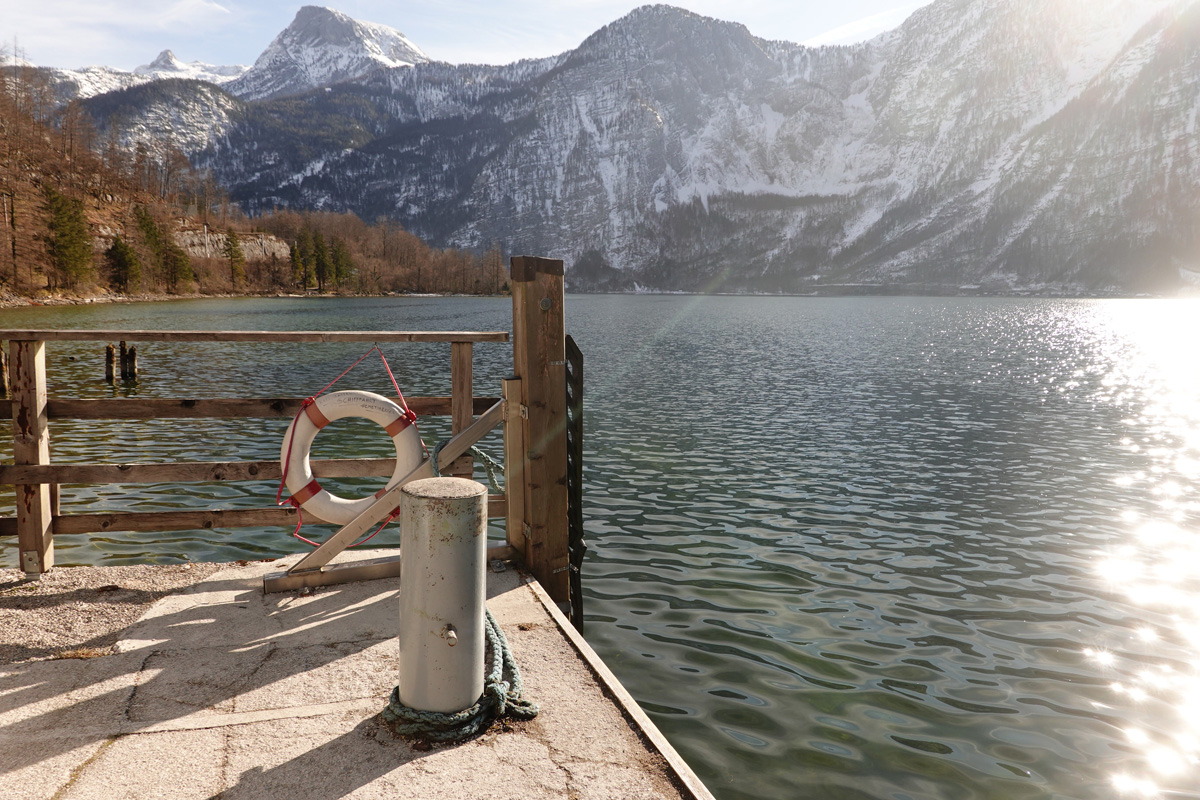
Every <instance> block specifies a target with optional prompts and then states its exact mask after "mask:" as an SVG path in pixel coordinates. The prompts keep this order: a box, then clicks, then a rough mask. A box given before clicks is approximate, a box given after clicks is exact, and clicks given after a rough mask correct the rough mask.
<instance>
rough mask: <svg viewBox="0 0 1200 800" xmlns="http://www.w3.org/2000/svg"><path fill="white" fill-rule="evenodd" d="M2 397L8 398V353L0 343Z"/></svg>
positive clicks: (2, 343)
mask: <svg viewBox="0 0 1200 800" xmlns="http://www.w3.org/2000/svg"><path fill="white" fill-rule="evenodd" d="M0 397H8V351H7V350H5V349H4V342H0Z"/></svg>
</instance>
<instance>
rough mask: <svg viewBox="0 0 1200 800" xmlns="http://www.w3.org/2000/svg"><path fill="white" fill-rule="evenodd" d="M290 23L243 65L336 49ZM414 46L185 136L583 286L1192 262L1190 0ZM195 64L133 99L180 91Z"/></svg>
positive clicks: (819, 280)
mask: <svg viewBox="0 0 1200 800" xmlns="http://www.w3.org/2000/svg"><path fill="white" fill-rule="evenodd" d="M332 14H333V12H324V14H322V15H318V14H314V15H313V16H314V17H318V16H319V17H321V18H324V19H328V18H329V17H330V16H331V15H332ZM302 15H304V12H302ZM302 15H298V16H297V22H299V21H300V20H301V16H302ZM339 24H342V23H339ZM297 27H299V28H307V27H308V24H307V23H305V24H304V25H300V26H297V23H293V25H292V26H290V27H289V30H292V28H297ZM318 27H322V26H318ZM287 33H288V31H285V32H284V34H287ZM284 34H281V35H280V38H279V39H277V40H276V41H277V42H283V43H282V44H281V45H280V48H279V49H278V52H285V51H286V52H292V53H299V55H294V56H293V57H292V60H291V61H290V62H286V64H285V60H284V59H282V57H280V58H277V59H267V60H266V62H264V71H263V73H262V74H267V70H266V67H267V66H268V65H270V64H276V65H281V66H280V67H279V74H281V75H284V74H289V71H290V72H291V73H293V74H294V73H295V72H296V70H298V69H299V67H297V66H296V65H299V64H305V63H316V62H317V61H320V62H321V63H323V64H326V65H328V64H329V63H331V60H333V59H332V57H330V56H328V54H329V53H331V52H333V51H332V50H330V49H328V47H327V46H326V44H325V43H326V42H327V37H325V36H308V37H307V38H304V37H301V36H300V34H299V33H298V31H293V34H290V35H288V36H286V37H285V36H284ZM302 41H308V42H310V43H314V44H313V49H312V51H311V52H308V51H306V50H305V48H304V47H302V46H301V44H300V43H301V42H302ZM273 47H274V45H273ZM288 48H292V50H288ZM296 48H299V50H296ZM268 50H269V51H270V48H269V49H268ZM317 52H320V53H323V54H325V56H324V57H322V58H319V59H318V58H316V56H315V55H314V54H315V53H317ZM265 58H266V54H265V53H264V59H265ZM264 59H260V62H263V61H264ZM395 60H396V61H397V62H399V61H400V60H402V59H399V58H396V59H395ZM411 62H412V63H413V64H414V66H411V67H407V68H403V69H398V68H391V69H388V68H386V65H383V64H382V63H381V64H380V67H382V68H376V69H374V70H364V71H362V72H361V73H360V74H359V76H358V77H349V72H353V71H355V70H357V69H359V68H358V67H354V68H350V69H348V71H347V72H346V73H345V75H346V76H347V77H346V78H345V79H344V80H345V82H343V83H340V84H338V85H333V86H332V87H327V88H326V89H324V90H322V91H316V92H311V91H310V92H307V93H304V94H300V95H296V96H293V97H290V98H289V99H288V100H287V101H286V102H276V101H272V100H261V101H255V102H240V101H239V102H238V103H235V104H234V105H233V106H230V107H229V108H228V110H227V111H223V112H222V114H221V116H220V122H219V124H213V125H209V126H208V127H207V128H206V129H205V135H204V136H202V137H194V138H193V139H192V140H191V141H192V146H191V149H190V152H191V155H192V156H193V160H194V161H195V162H196V163H197V164H198V165H200V166H204V167H209V168H211V169H212V170H213V171H214V174H215V175H216V176H217V178H218V179H219V180H220V181H221V182H222V183H224V184H225V185H226V186H228V187H229V188H230V190H231V192H232V194H233V197H234V198H235V199H237V200H238V201H239V202H240V203H241V204H242V205H243V206H244V207H245V208H246V209H247V210H248V211H250V212H257V211H260V210H266V209H269V208H271V207H274V206H292V207H308V208H322V209H329V210H352V211H355V212H356V213H358V214H359V215H360V216H362V217H364V218H367V219H374V218H376V217H377V216H379V215H386V216H389V217H391V218H393V219H397V220H399V221H401V222H402V223H403V224H405V225H406V226H408V227H409V228H411V229H413V230H414V231H416V232H417V233H419V234H421V235H423V236H425V237H428V238H430V239H431V240H433V241H434V242H436V243H439V244H455V245H462V246H470V247H478V246H486V245H487V244H489V243H490V242H492V241H499V242H501V243H502V244H503V245H504V246H505V247H506V249H508V250H510V251H513V252H517V251H524V252H536V253H541V254H546V255H553V256H559V257H563V258H565V259H566V260H567V262H568V264H574V265H575V268H574V270H573V271H572V272H571V273H569V278H570V279H571V280H573V281H574V283H575V285H576V286H587V285H592V286H608V287H631V286H633V285H634V284H635V283H636V284H638V285H642V286H652V287H659V288H681V289H699V290H717V289H720V290H747V291H779V290H783V291H799V292H807V291H897V290H900V291H930V292H947V291H950V292H953V291H984V292H989V291H996V292H1007V291H1040V292H1057V293H1074V292H1089V293H1091V292H1110V291H1111V292H1129V291H1143V290H1146V291H1160V290H1162V291H1165V290H1170V289H1174V288H1177V287H1179V286H1180V285H1181V284H1182V283H1183V282H1185V281H1186V280H1188V279H1189V278H1190V277H1194V276H1197V275H1198V274H1200V269H1198V267H1197V262H1200V225H1197V224H1196V220H1197V219H1200V192H1196V191H1195V187H1196V186H1200V131H1198V130H1197V124H1198V123H1200V0H1055V2H1053V3H1047V2H1044V0H936V2H934V3H932V4H931V5H929V6H926V7H925V8H923V9H921V10H920V11H918V12H917V13H915V14H914V15H913V16H912V17H911V18H910V19H909V20H908V21H907V22H906V23H905V24H904V25H903V26H902V27H901V28H899V29H898V30H896V31H892V32H890V33H887V34H884V35H882V36H880V37H878V38H876V39H875V40H872V41H870V42H867V43H863V44H860V45H855V46H850V47H821V48H807V47H803V46H801V45H796V44H790V43H786V42H771V41H766V40H763V39H760V38H757V37H755V36H753V35H751V34H750V32H749V31H747V30H746V29H745V28H744V27H742V26H741V25H737V24H733V23H728V22H722V21H719V20H714V19H709V18H706V17H703V16H699V15H696V14H692V13H690V12H687V11H683V10H680V9H677V8H672V7H669V6H647V7H643V8H640V9H637V10H635V11H633V12H631V13H630V14H628V15H626V16H625V17H622V18H621V19H619V20H617V21H615V22H613V23H612V24H610V25H608V26H605V27H604V28H602V29H601V30H599V31H597V32H596V33H595V34H593V35H592V36H591V37H589V38H588V39H587V40H585V41H584V42H583V43H582V44H581V45H580V46H579V47H578V48H576V49H575V50H572V51H570V52H568V53H564V54H563V55H561V56H559V57H556V58H551V59H543V60H540V61H529V62H520V63H518V64H512V65H508V66H504V67H491V66H478V65H462V66H453V65H449V64H438V63H420V62H419V61H418V60H417V59H415V58H414V59H411ZM287 64H290V65H291V66H287ZM285 67H286V68H285ZM257 68H258V65H256V67H255V69H257ZM253 72H254V70H251V72H248V73H247V74H246V75H245V76H243V78H241V79H239V80H238V81H234V82H232V83H231V84H228V85H227V86H226V88H228V89H234V87H237V86H238V84H239V82H241V81H249V79H250V77H251V73H253ZM316 72H317V74H319V76H320V80H323V81H325V82H326V84H328V83H329V82H330V81H331V80H342V78H341V77H331V76H334V74H335V73H333V72H330V71H328V70H325V71H316ZM242 85H243V86H244V85H245V84H242ZM187 86H188V84H185V83H180V84H179V86H178V91H179V94H178V96H176V97H174V98H173V99H171V101H170V103H166V99H165V98H164V97H159V98H157V99H155V100H154V101H153V102H149V101H147V102H146V103H145V104H143V105H142V106H140V107H142V108H144V109H145V110H146V111H145V114H144V116H145V117H152V116H153V115H154V114H158V117H157V118H159V119H162V118H164V117H163V113H162V108H163V107H164V103H166V104H167V105H170V104H171V103H174V104H176V105H175V106H173V107H176V108H179V109H182V108H184V107H186V106H188V104H189V103H191V102H192V100H190V99H189V95H188V92H190V91H192V90H191V89H188V88H187ZM258 86H259V87H261V88H260V90H261V91H265V92H267V93H272V92H275V91H276V90H278V91H280V92H284V91H286V92H291V91H294V90H295V87H296V85H292V84H286V83H285V81H283V80H282V79H280V80H277V81H275V82H274V83H271V82H266V81H264V82H263V83H261V84H258ZM271 86H273V87H275V88H273V89H272V88H269V87H271ZM289 86H290V87H291V88H288V87H289ZM239 88H241V87H239ZM241 91H243V92H244V93H245V92H247V91H248V90H246V89H244V88H241ZM256 91H257V90H256ZM128 94H129V92H123V93H117V94H116V95H115V96H116V97H118V98H120V97H124V96H126V95H128ZM246 96H247V97H249V96H250V95H249V94H246ZM212 102H213V101H212V98H208V99H204V98H202V97H197V99H196V100H195V103H196V104H197V107H201V106H203V107H206V108H207V107H211V104H212ZM206 103H207V104H209V105H207V106H204V104H206ZM138 107H139V106H138V105H137V104H136V103H134V104H131V103H125V104H124V108H125V110H124V112H123V118H124V119H125V120H126V124H131V125H138V124H142V123H141V122H140V121H139V116H138V112H137V111H136V108H138ZM155 109H157V110H155ZM180 113H181V112H180ZM102 116H103V114H102Z"/></svg>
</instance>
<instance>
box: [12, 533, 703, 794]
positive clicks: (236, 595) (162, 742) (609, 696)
mask: <svg viewBox="0 0 1200 800" xmlns="http://www.w3.org/2000/svg"><path fill="white" fill-rule="evenodd" d="M381 554H387V553H383V552H381V551H368V552H363V553H358V554H353V555H350V554H344V555H343V556H342V557H341V558H339V559H338V560H339V561H343V560H354V559H358V558H370V557H373V556H375V557H377V556H379V555H381ZM297 558H298V556H293V557H290V558H287V559H281V560H279V561H275V562H269V563H262V562H259V563H252V564H247V565H245V566H232V565H231V566H230V567H229V568H227V569H222V570H220V571H218V572H215V573H214V574H212V575H209V576H207V577H204V578H203V579H202V580H200V581H199V582H197V583H195V584H194V585H192V586H190V587H188V588H186V589H183V590H181V591H179V592H178V593H175V594H171V595H168V596H166V597H164V598H162V599H160V600H158V601H157V602H156V603H155V604H154V605H153V606H151V607H150V609H149V611H148V612H147V613H146V614H145V615H144V616H143V617H142V618H141V619H140V620H138V621H137V622H136V623H135V624H133V625H132V626H130V627H129V628H127V629H126V630H125V631H124V632H123V633H122V635H121V637H120V638H119V640H118V642H117V645H116V648H115V649H116V652H115V653H113V654H111V655H104V656H100V657H94V658H60V659H55V660H41V661H20V662H16V663H9V664H4V665H0V797H3V798H5V799H6V800H18V798H53V799H54V800H84V798H103V800H115V799H116V798H137V800H147V799H148V798H170V800H188V799H190V798H197V800H205V799H207V800H217V798H221V800H235V799H242V798H245V799H246V800H250V799H251V798H253V799H255V800H258V798H271V797H275V798H285V799H286V800H332V799H333V798H343V797H352V798H362V799H363V800H366V799H367V798H430V799H437V800H441V799H442V798H445V799H446V800H452V799H454V798H471V799H475V798H489V800H490V799H496V800H500V799H501V798H520V800H533V799H534V798H573V799H575V800H602V799H603V800H616V799H620V800H625V799H626V798H628V799H630V800H637V799H640V798H645V800H660V798H693V797H694V798H700V799H701V800H704V799H705V798H710V797H711V795H710V794H709V793H708V791H707V790H706V789H705V788H704V786H703V784H701V783H700V781H699V780H698V779H696V777H695V776H694V774H692V773H691V770H690V769H688V767H687V765H686V764H684V763H683V762H682V760H681V759H680V758H679V756H678V755H677V754H676V753H674V751H673V750H671V748H670V745H668V744H667V743H666V741H665V739H663V738H662V735H661V734H660V733H659V732H658V731H657V730H656V729H654V727H653V724H652V723H650V721H649V719H647V718H646V717H645V715H644V713H642V712H641V710H640V709H638V708H637V707H636V704H635V703H633V701H632V699H631V698H629V697H628V694H627V693H626V692H625V690H624V689H623V688H622V687H620V685H619V684H618V683H616V681H615V678H613V677H612V676H611V674H610V673H608V671H607V669H606V668H605V667H604V666H603V664H601V663H600V662H599V660H598V658H596V656H595V654H594V653H592V652H591V650H590V648H588V647H587V645H586V643H584V642H583V641H582V639H581V638H579V637H578V635H577V634H575V633H574V631H573V630H570V629H568V628H569V623H566V622H565V620H564V619H563V618H562V615H561V614H560V613H559V612H558V610H557V609H556V608H554V607H553V604H552V603H550V602H549V600H548V598H546V596H545V594H544V593H543V592H542V591H541V589H540V587H538V586H537V584H536V583H532V582H530V581H529V579H528V578H526V577H524V576H522V575H521V573H519V572H518V571H517V570H516V569H515V568H514V567H513V566H511V565H508V566H507V567H506V569H505V570H504V571H503V572H493V571H491V570H489V572H488V575H487V578H488V608H489V609H491V611H492V614H493V615H494V616H495V617H496V619H497V621H498V622H499V624H500V626H501V628H502V629H503V630H504V633H505V635H506V637H507V638H508V641H509V644H510V645H511V648H512V651H513V654H514V656H515V658H516V661H517V664H518V666H519V667H520V669H521V673H522V677H523V679H524V685H525V690H524V691H525V696H526V697H528V698H530V699H532V700H533V701H534V702H536V703H537V704H538V705H539V706H540V709H541V711H540V713H539V715H538V716H537V717H536V718H535V719H533V720H531V721H527V722H507V723H499V722H498V723H495V724H493V726H492V727H491V728H490V729H489V730H488V731H487V732H486V733H484V734H483V735H481V736H479V737H478V738H476V739H473V740H471V741H468V742H465V743H462V744H458V745H450V746H433V747H431V748H425V747H423V746H420V745H415V746H414V745H411V744H409V743H408V742H406V741H405V740H402V739H398V738H395V737H394V736H393V735H392V733H391V731H390V730H389V729H388V728H387V727H386V726H385V725H384V724H383V723H382V722H381V721H380V720H379V718H378V714H379V712H380V711H381V710H382V709H383V708H384V707H385V706H386V704H387V698H388V695H389V694H390V692H391V690H392V688H393V687H394V686H395V685H396V682H397V661H398V644H397V640H396V635H397V614H398V595H399V580H398V579H390V580H379V581H367V582H361V583H351V584H344V585H340V586H332V587H325V588H320V589H316V590H313V591H312V593H311V594H302V593H300V592H293V593H281V594H264V593H263V590H262V578H263V575H264V574H266V573H267V572H273V571H278V570H280V569H282V568H285V567H286V565H287V564H289V563H291V562H294V561H295V560H297ZM564 625H565V626H567V627H566V628H564ZM481 669H482V666H481Z"/></svg>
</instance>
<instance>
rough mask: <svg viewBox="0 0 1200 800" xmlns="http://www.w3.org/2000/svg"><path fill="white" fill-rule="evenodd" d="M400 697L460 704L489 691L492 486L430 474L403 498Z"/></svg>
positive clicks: (429, 706)
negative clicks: (486, 609) (487, 577)
mask: <svg viewBox="0 0 1200 800" xmlns="http://www.w3.org/2000/svg"><path fill="white" fill-rule="evenodd" d="M400 530H401V547H400V680H399V683H398V684H397V692H398V694H399V698H400V702H401V703H403V704H404V705H406V706H408V707H409V708H415V709H419V710H421V711H440V712H444V713H448V712H454V711H462V710H463V709H465V708H469V707H470V706H472V705H473V704H474V703H475V701H476V700H478V699H479V696H480V695H481V694H483V652H484V650H483V639H484V630H483V626H484V621H483V603H484V598H485V584H484V572H483V567H484V563H485V560H486V559H485V556H486V553H487V487H485V486H484V485H483V484H481V483H478V482H476V481H471V480H466V479H464V478H427V479H425V480H419V481H413V482H412V483H410V484H408V485H407V486H405V487H404V489H403V491H402V492H401V500H400Z"/></svg>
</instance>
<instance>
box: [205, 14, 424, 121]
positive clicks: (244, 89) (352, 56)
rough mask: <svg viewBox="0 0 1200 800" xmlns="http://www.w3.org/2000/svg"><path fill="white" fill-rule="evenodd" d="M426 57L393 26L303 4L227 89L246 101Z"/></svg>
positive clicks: (417, 62)
mask: <svg viewBox="0 0 1200 800" xmlns="http://www.w3.org/2000/svg"><path fill="white" fill-rule="evenodd" d="M427 61H429V57H428V56H426V55H425V54H424V53H423V52H421V49H420V48H419V47H417V46H416V45H415V44H413V43H412V42H411V41H409V40H408V38H407V37H406V36H405V35H404V34H402V33H401V32H400V31H398V30H396V29H395V28H389V27H388V26H386V25H377V24H375V23H373V22H359V21H358V20H355V19H351V18H350V17H348V16H346V15H345V14H342V13H341V12H338V11H334V10H332V9H329V8H322V7H320V6H304V7H302V8H301V9H300V10H299V11H298V12H296V18H295V19H294V20H292V24H290V25H288V26H287V27H286V28H285V29H284V30H283V31H282V32H281V33H280V34H279V35H278V36H276V37H275V40H274V41H273V42H271V44H270V45H269V46H268V47H267V49H266V50H264V51H263V52H262V55H260V56H259V57H258V60H257V61H255V62H254V66H253V67H251V68H250V69H249V70H248V71H247V72H246V74H244V75H242V76H241V77H239V78H238V79H237V80H235V81H233V82H232V83H231V84H230V85H229V87H228V89H229V91H230V92H232V93H233V94H235V95H237V96H238V97H242V98H244V99H246V100H261V99H264V98H269V97H279V96H281V95H287V94H299V93H301V92H305V91H308V90H310V89H316V88H318V87H322V86H330V85H332V84H335V83H339V82H341V81H345V80H349V79H351V78H357V77H359V76H361V75H363V74H365V73H368V72H371V71H373V70H377V69H390V68H394V67H402V66H411V65H413V64H420V63H424V62H427Z"/></svg>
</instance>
